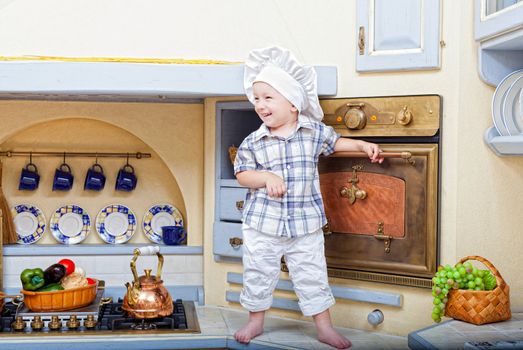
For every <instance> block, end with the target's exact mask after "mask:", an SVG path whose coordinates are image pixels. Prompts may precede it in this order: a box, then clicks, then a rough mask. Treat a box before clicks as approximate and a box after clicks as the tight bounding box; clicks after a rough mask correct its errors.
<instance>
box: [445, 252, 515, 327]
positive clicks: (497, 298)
mask: <svg viewBox="0 0 523 350" xmlns="http://www.w3.org/2000/svg"><path fill="white" fill-rule="evenodd" d="M467 260H477V261H479V262H481V263H483V264H484V265H485V266H486V267H487V268H488V269H489V270H490V271H491V272H492V275H494V277H495V278H496V282H497V286H496V288H494V289H493V290H481V291H479V290H478V291H476V290H466V289H453V290H451V291H450V292H449V294H448V302H447V304H446V307H445V316H448V317H452V318H454V319H457V320H462V321H465V322H468V323H473V324H476V325H480V324H485V323H492V322H499V321H505V320H508V319H510V318H511V317H512V315H511V313H510V296H509V287H508V285H507V283H506V282H505V280H504V279H503V277H501V274H500V273H499V271H498V270H497V269H496V268H495V267H494V265H492V263H491V262H490V261H488V260H487V259H485V258H483V257H481V256H467V257H464V258H463V259H461V260H460V261H459V262H460V263H464V262H465V261H467Z"/></svg>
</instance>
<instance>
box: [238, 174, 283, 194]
mask: <svg viewBox="0 0 523 350" xmlns="http://www.w3.org/2000/svg"><path fill="white" fill-rule="evenodd" d="M236 179H238V182H239V183H240V185H242V186H245V187H248V188H253V189H256V188H263V187H266V188H267V194H268V195H269V196H271V197H281V196H283V195H284V194H285V192H286V191H287V188H286V187H285V183H284V182H283V179H282V178H281V177H279V176H278V175H275V174H273V173H271V172H268V171H257V170H246V171H242V172H239V173H237V174H236Z"/></svg>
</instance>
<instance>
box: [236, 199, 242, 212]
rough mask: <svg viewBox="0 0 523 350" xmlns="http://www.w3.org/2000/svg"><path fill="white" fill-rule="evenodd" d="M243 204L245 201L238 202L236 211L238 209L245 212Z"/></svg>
mask: <svg viewBox="0 0 523 350" xmlns="http://www.w3.org/2000/svg"><path fill="white" fill-rule="evenodd" d="M243 204H244V201H236V209H238V210H239V211H243Z"/></svg>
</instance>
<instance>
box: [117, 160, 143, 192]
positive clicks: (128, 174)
mask: <svg viewBox="0 0 523 350" xmlns="http://www.w3.org/2000/svg"><path fill="white" fill-rule="evenodd" d="M137 182H138V179H137V178H136V175H135V174H134V168H133V167H132V166H131V165H130V164H126V165H124V166H123V168H121V169H120V170H119V171H118V175H117V176H116V184H115V186H114V188H115V189H116V190H118V191H126V192H129V191H132V190H134V189H135V188H136V183H137Z"/></svg>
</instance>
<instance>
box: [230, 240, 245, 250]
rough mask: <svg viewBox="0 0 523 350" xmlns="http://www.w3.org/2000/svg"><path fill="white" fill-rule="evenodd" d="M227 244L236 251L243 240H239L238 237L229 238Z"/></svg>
mask: <svg viewBox="0 0 523 350" xmlns="http://www.w3.org/2000/svg"><path fill="white" fill-rule="evenodd" d="M229 244H230V245H231V247H233V248H234V249H238V248H239V247H240V246H241V245H242V244H243V239H241V238H240V237H232V238H229Z"/></svg>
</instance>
